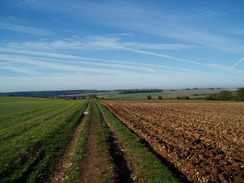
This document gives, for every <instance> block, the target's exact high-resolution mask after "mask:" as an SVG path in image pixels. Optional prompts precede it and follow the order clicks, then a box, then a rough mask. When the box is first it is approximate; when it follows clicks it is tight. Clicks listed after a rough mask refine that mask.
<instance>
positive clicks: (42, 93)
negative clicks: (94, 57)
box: [0, 90, 106, 98]
mask: <svg viewBox="0 0 244 183" xmlns="http://www.w3.org/2000/svg"><path fill="white" fill-rule="evenodd" d="M99 92H106V91H105V90H62V91H30V92H10V93H0V96H16V97H41V98H50V97H60V96H62V97H64V96H65V95H75V94H83V93H84V94H86V93H87V96H89V94H90V93H99Z"/></svg>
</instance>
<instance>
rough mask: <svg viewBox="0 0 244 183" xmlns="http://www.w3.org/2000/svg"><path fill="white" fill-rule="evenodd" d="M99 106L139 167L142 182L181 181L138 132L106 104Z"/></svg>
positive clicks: (130, 159)
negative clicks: (124, 122) (142, 141)
mask: <svg viewBox="0 0 244 183" xmlns="http://www.w3.org/2000/svg"><path fill="white" fill-rule="evenodd" d="M98 106H99V108H100V109H101V111H102V112H103V114H104V118H105V119H106V120H107V121H108V122H109V123H110V124H111V125H112V126H113V128H114V129H115V130H116V132H117V135H118V137H119V138H120V139H121V141H122V142H123V144H124V147H125V148H126V151H127V152H126V153H127V156H128V157H129V161H131V163H132V164H134V165H135V166H136V167H137V169H138V170H137V171H138V173H139V176H140V177H139V179H140V180H142V181H141V182H147V183H154V182H162V183H176V182H179V181H178V180H177V179H176V178H174V176H173V174H172V172H170V170H169V169H168V168H167V167H166V166H164V165H163V164H162V162H161V161H160V160H159V158H158V157H157V156H156V155H155V154H153V153H152V152H151V151H150V149H149V148H148V147H147V146H146V145H145V144H143V143H141V139H140V138H139V137H138V136H137V135H136V134H134V133H133V132H131V131H130V130H129V128H127V127H126V126H125V125H124V124H123V123H122V122H120V121H119V120H118V119H117V118H116V117H115V116H114V115H113V114H112V113H111V112H110V111H109V110H108V109H107V108H106V107H105V106H104V105H102V104H100V103H98Z"/></svg>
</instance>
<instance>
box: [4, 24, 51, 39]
mask: <svg viewBox="0 0 244 183" xmlns="http://www.w3.org/2000/svg"><path fill="white" fill-rule="evenodd" d="M0 28H1V29H7V30H12V31H18V32H24V33H27V34H35V35H40V36H47V35H51V34H53V32H51V31H47V30H43V29H38V28H34V27H29V26H24V25H17V24H11V23H4V22H0Z"/></svg>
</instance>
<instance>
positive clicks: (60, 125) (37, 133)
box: [0, 97, 87, 182]
mask: <svg viewBox="0 0 244 183" xmlns="http://www.w3.org/2000/svg"><path fill="white" fill-rule="evenodd" d="M86 105H87V101H86V100H58V99H40V98H21V97H0V129H1V130H0V139H1V145H0V154H1V156H0V177H1V182H17V181H18V182H44V181H45V178H46V177H47V175H48V174H49V173H50V171H52V170H53V167H54V165H55V163H56V161H57V160H58V158H59V157H60V156H61V155H62V153H63V150H64V147H65V145H66V144H67V143H68V141H69V139H70V137H71V135H72V132H73V129H74V128H75V126H76V124H77V123H78V121H79V119H80V117H81V116H82V114H83V111H84V110H85V108H86Z"/></svg>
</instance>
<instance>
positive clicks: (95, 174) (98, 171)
mask: <svg viewBox="0 0 244 183" xmlns="http://www.w3.org/2000/svg"><path fill="white" fill-rule="evenodd" d="M97 117H98V116H96V114H95V113H94V109H92V113H91V121H90V126H89V133H88V139H87V144H86V147H85V152H84V155H83V158H82V160H81V162H80V167H79V169H80V172H81V176H80V177H79V178H78V179H76V180H75V181H74V182H75V183H80V182H82V183H102V182H104V180H103V179H102V178H101V177H102V174H103V172H107V171H110V170H108V165H109V164H110V163H111V160H110V154H109V152H108V151H106V149H104V148H103V147H101V146H100V145H98V144H97V139H96V138H97V137H98V134H97V133H98V131H99V129H98V128H99V127H98V126H97V124H96V122H95V118H97Z"/></svg>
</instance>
